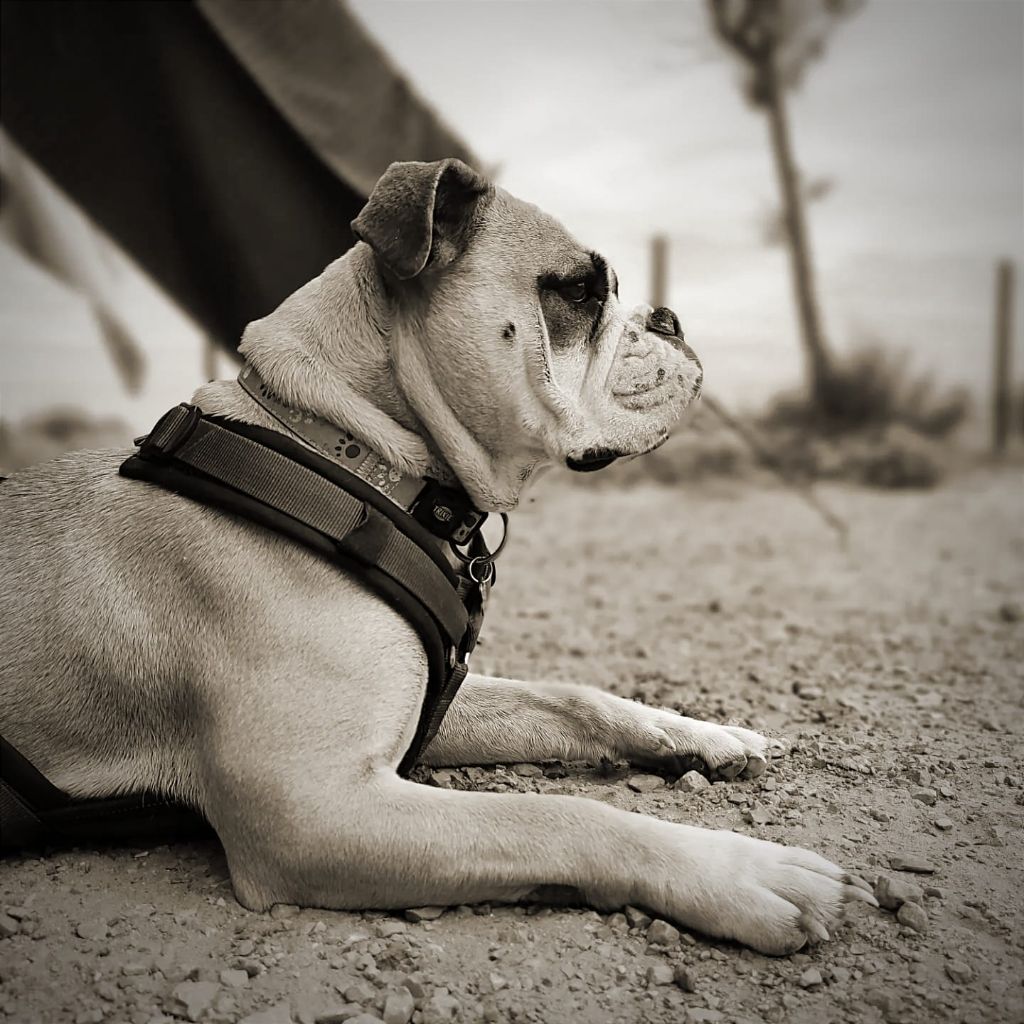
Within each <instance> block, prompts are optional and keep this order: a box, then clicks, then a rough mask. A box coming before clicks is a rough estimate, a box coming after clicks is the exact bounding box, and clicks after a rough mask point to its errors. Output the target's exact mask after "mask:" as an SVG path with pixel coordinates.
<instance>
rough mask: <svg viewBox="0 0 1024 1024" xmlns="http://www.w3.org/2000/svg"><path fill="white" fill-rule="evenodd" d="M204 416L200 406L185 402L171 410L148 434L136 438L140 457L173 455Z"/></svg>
mask: <svg viewBox="0 0 1024 1024" xmlns="http://www.w3.org/2000/svg"><path fill="white" fill-rule="evenodd" d="M202 416H203V410H202V409H200V408H199V406H198V405H188V404H187V403H185V402H182V403H181V405H176V406H175V407H174V408H173V409H169V410H168V411H167V412H165V413H164V414H163V416H161V417H160V419H158V420H157V421H156V426H155V427H153V429H152V430H151V431H150V432H149V433H148V434H144V435H143V436H142V437H137V438H135V444H136V445H138V448H139V455H140V456H142V458H160V457H161V456H167V455H173V454H174V452H175V451H177V450H178V448H180V447H181V446H182V445H183V444H184V443H185V442H186V441H187V440H188V439H189V438H190V437H191V436H192V431H193V430H195V429H196V425H197V424H198V423H199V421H200V419H202Z"/></svg>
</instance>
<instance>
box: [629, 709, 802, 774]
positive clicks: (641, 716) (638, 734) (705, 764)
mask: <svg viewBox="0 0 1024 1024" xmlns="http://www.w3.org/2000/svg"><path fill="white" fill-rule="evenodd" d="M634 706H635V708H636V709H637V710H636V712H635V713H634V716H635V717H634V716H631V718H632V720H631V721H629V722H625V723H623V728H622V731H621V734H620V736H619V742H618V744H617V751H616V753H617V754H618V756H620V757H624V758H626V760H628V761H631V762H632V763H633V764H636V765H640V766H642V767H645V768H653V769H656V770H659V771H665V772H671V773H674V774H677V775H682V774H683V773H684V772H686V771H689V770H690V769H693V768H696V769H697V770H698V771H702V772H704V773H705V774H707V775H708V776H709V777H710V778H712V779H736V778H742V779H756V778H757V777H758V776H759V775H763V774H764V770H765V768H766V767H767V764H768V759H769V758H770V757H771V756H772V755H773V754H778V753H781V751H782V749H783V746H782V744H781V743H780V742H779V741H777V740H769V739H768V738H767V737H765V736H762V735H761V734H760V733H757V732H754V731H752V730H751V729H743V728H741V727H740V726H735V725H715V724H714V723H712V722H702V721H700V720H699V719H696V718H686V717H684V716H683V715H677V714H675V713H674V712H672V711H663V710H661V709H660V708H649V707H646V706H644V705H643V704H636V705H634Z"/></svg>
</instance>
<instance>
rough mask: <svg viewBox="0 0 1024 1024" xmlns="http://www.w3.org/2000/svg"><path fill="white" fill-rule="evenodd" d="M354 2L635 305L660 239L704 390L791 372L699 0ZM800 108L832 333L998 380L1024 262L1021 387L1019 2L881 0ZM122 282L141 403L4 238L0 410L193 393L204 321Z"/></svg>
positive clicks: (797, 366)
mask: <svg viewBox="0 0 1024 1024" xmlns="http://www.w3.org/2000/svg"><path fill="white" fill-rule="evenodd" d="M803 2H811V0H803ZM349 6H350V7H351V8H352V9H353V10H354V11H355V12H356V13H357V15H358V16H359V17H360V18H361V19H362V21H363V22H364V24H365V25H366V26H367V28H368V29H369V31H370V32H371V34H372V35H373V36H374V37H375V38H376V39H377V40H378V41H379V43H380V45H381V46H382V47H383V48H384V49H385V50H386V51H387V52H388V53H389V54H390V55H391V56H392V58H393V59H394V61H395V63H396V64H397V65H398V66H399V67H400V68H401V69H402V70H403V72H404V73H405V74H406V76H407V77H408V78H409V79H410V80H411V81H412V83H413V85H414V87H415V89H416V90H417V91H418V92H419V93H420V94H421V95H422V96H423V97H424V98H426V99H427V100H428V101H429V102H430V103H431V104H432V105H433V106H434V107H435V108H436V109H437V110H438V111H439V112H440V114H441V116H442V117H443V118H444V119H445V120H446V121H447V122H448V123H449V124H450V125H451V126H452V127H453V128H454V129H455V130H456V131H457V132H458V133H459V134H460V135H461V136H462V137H463V138H464V140H465V141H466V143H467V144H468V145H469V146H470V148H471V149H473V150H474V151H475V152H476V153H477V154H478V156H479V160H480V163H481V165H482V168H483V169H487V170H490V171H492V172H493V173H494V174H495V175H496V176H497V180H498V181H499V183H501V184H502V185H503V186H504V187H506V188H508V189H509V190H510V191H512V192H514V193H515V194H517V195H519V196H521V197H523V198H525V199H528V200H530V201H532V202H535V203H537V204H538V205H540V206H542V207H544V208H545V209H547V210H548V211H549V212H551V213H553V214H554V215H555V216H557V217H559V218H560V219H561V220H562V221H563V222H564V223H565V224H566V225H567V226H568V227H569V228H570V230H572V231H573V232H574V233H575V234H576V235H577V236H578V237H579V238H580V239H581V241H583V242H584V243H585V244H586V245H587V246H589V247H593V248H597V249H600V250H601V251H602V252H604V254H605V255H606V256H607V257H608V258H609V259H610V261H611V262H612V263H613V265H614V266H615V268H616V270H617V272H618V275H619V278H620V281H621V285H622V287H621V293H622V297H623V299H624V300H626V301H631V302H640V301H645V300H647V299H648V298H649V297H650V296H649V285H648V281H649V274H650V271H649V260H648V253H649V248H650V239H651V237H652V235H654V234H656V233H658V234H664V235H666V236H667V237H668V238H669V240H670V245H671V265H670V269H671V275H670V289H669V296H668V299H669V303H670V305H672V306H673V307H674V308H675V310H676V312H677V313H678V315H679V317H680V320H681V321H682V323H683V326H684V329H685V330H686V334H687V339H688V341H689V342H690V343H691V344H692V345H693V347H694V348H695V349H696V350H697V352H698V354H699V355H700V357H701V359H702V361H703V363H704V366H705V371H706V386H707V388H708V390H710V391H712V392H713V393H714V394H715V395H716V396H717V397H719V398H720V399H724V400H726V401H727V402H729V403H731V404H732V405H733V406H735V407H742V406H751V405H757V404H759V403H760V402H762V401H763V400H764V399H765V398H767V397H768V396H770V395H771V394H773V393H774V392H776V391H777V390H779V389H780V388H786V387H789V386H792V385H793V384H795V383H797V382H798V381H799V380H800V375H801V366H802V364H801V355H800V347H799V341H798V334H797V329H796V324H795V319H794V313H793V300H792V286H791V281H790V277H789V268H788V263H787V254H786V251H785V250H784V249H782V248H779V247H777V246H771V245H767V244H766V242H765V223H766V220H768V219H770V218H771V216H772V214H773V212H774V211H775V210H776V209H777V204H778V198H777V197H778V190H777V183H776V179H775V171H774V165H773V163H772V159H771V154H770V151H769V146H768V134H767V125H766V122H765V118H764V115H763V114H762V113H759V112H758V111H755V110H753V109H751V108H750V107H749V106H748V105H747V104H746V103H745V101H744V99H743V94H742V91H741V89H740V88H739V82H740V75H739V69H738V67H737V66H736V64H735V63H734V61H732V60H731V59H729V57H728V56H727V55H726V54H725V53H724V52H723V50H722V48H721V47H720V46H719V45H718V44H717V43H716V41H715V40H714V39H713V37H712V35H711V32H710V29H709V25H708V22H707V18H706V10H705V6H704V4H703V3H702V2H699V0H663V2H654V3H652V2H646V0H637V2H607V0H546V2H539V0H350V3H349ZM788 99H789V111H790V117H791V123H792V134H793V140H794V146H795V151H796V156H797V160H798V163H799V165H800V167H801V169H802V172H803V174H804V176H805V178H806V179H807V180H808V181H812V182H827V183H829V184H830V188H828V190H827V191H826V194H825V195H824V197H823V198H821V199H820V200H818V201H816V202H814V203H812V204H811V205H810V207H809V210H808V213H809V223H810V236H811V242H812V251H813V254H814V257H815V266H816V273H817V282H818V290H819V297H820V304H821V307H822V313H823V320H824V324H825V327H826V331H827V335H828V338H829V341H830V343H831V345H832V346H833V347H835V348H836V349H845V348H849V347H850V346H853V345H857V344H861V343H865V342H871V341H878V342H881V343H883V344H885V345H887V346H890V347H892V348H896V349H900V350H904V349H905V350H906V351H908V352H909V353H910V355H911V361H912V365H913V366H915V367H916V368H918V369H920V370H921V371H922V372H927V373H930V374H933V375H934V376H935V377H936V378H937V379H938V380H939V381H943V382H949V383H963V384H966V385H967V386H969V387H970V388H971V389H972V390H973V391H974V392H975V393H976V394H978V395H983V394H985V393H987V391H988V388H989V387H990V375H991V350H992V320H993V293H994V273H995V262H996V260H997V259H998V258H1000V257H1011V258H1013V259H1015V260H1016V261H1017V264H1018V290H1017V296H1018V303H1017V315H1016V326H1017V330H1016V338H1017V342H1016V354H1015V360H1016V367H1017V377H1018V379H1024V347H1022V345H1021V342H1020V338H1021V326H1022V325H1024V302H1022V301H1021V296H1022V293H1024V281H1020V280H1019V277H1020V274H1021V267H1022V266H1024V0H1002V2H995V0H867V2H866V3H865V4H864V6H863V8H862V9H861V10H860V11H859V12H858V13H856V14H855V15H853V16H852V17H850V18H848V19H844V20H843V21H842V22H841V23H839V25H838V26H837V27H836V29H835V31H834V32H833V33H832V34H831V35H830V37H829V40H828V43H827V48H826V52H825V55H824V57H823V59H821V60H819V61H817V62H815V63H814V64H812V65H811V66H810V67H809V69H808V71H807V74H806V76H805V79H804V81H803V83H802V85H801V87H800V88H799V89H798V90H796V91H795V92H792V93H790V94H789V97H788ZM2 149H3V147H2V145H0V152H2ZM55 201H56V200H55ZM108 256H109V257H110V258H111V259H114V260H115V262H116V256H110V254H106V256H105V258H106V257H108ZM115 276H116V277H117V280H118V281H119V282H120V285H119V287H120V294H121V297H122V299H123V302H124V306H125V311H126V316H127V318H128V320H129V321H130V322H131V323H133V324H135V325H136V326H137V334H138V336H139V338H140V339H142V340H143V342H144V347H145V354H146V357H147V360H148V363H149V368H150V369H149V373H148V376H147V386H146V388H145V389H144V391H143V392H142V393H141V394H139V395H137V396H134V397H132V396H128V395H126V394H125V393H124V391H123V390H122V389H121V388H120V387H119V385H118V384H117V380H116V378H115V376H114V375H113V374H112V372H111V370H110V367H109V366H108V365H106V363H104V362H103V360H104V359H105V356H104V355H103V353H102V351H101V349H100V347H99V343H98V341H97V336H96V331H95V325H94V323H93V322H92V321H91V318H90V314H89V313H88V311H87V309H86V308H85V306H84V304H83V303H82V302H81V300H80V299H78V298H76V297H74V296H72V295H71V294H70V293H68V292H67V291H66V290H65V289H61V288H60V287H59V286H57V285H56V284H55V283H53V282H52V281H47V280H46V278H45V277H44V275H43V273H42V272H41V271H39V270H38V269H37V268H35V267H33V266H32V265H31V264H29V263H26V262H25V261H24V260H21V259H19V258H18V257H16V256H15V255H14V254H13V252H12V251H11V250H10V249H8V248H6V247H5V246H2V245H0V281H2V284H3V287H2V290H0V339H2V346H3V348H2V352H0V355H2V356H3V358H4V360H6V362H7V365H8V369H10V367H12V366H13V367H15V368H16V369H17V374H16V376H17V380H14V377H13V376H12V374H11V373H10V372H0V416H2V417H4V418H8V419H19V418H21V417H22V416H24V415H27V414H30V413H32V412H34V411H37V410H39V409H40V408H43V407H45V406H47V405H50V404H53V403H54V402H60V403H65V404H73V405H78V406H82V407H85V408H88V409H92V410H94V411H97V412H104V413H109V412H113V413H115V414H118V415H122V416H123V417H124V418H125V419H126V420H127V421H128V422H129V423H130V424H131V426H132V427H133V429H134V430H135V431H136V432H139V431H141V430H144V429H145V428H146V427H148V426H150V425H151V423H152V422H153V420H154V419H155V418H156V416H158V415H159V414H160V413H161V412H163V411H164V409H166V408H167V407H169V406H170V405H172V404H174V403H175V402H177V401H180V400H182V399H183V398H187V397H188V395H189V394H190V393H191V390H192V387H193V386H194V384H195V383H197V382H198V381H199V380H200V379H201V367H202V349H203V342H202V337H201V335H200V334H199V332H198V331H197V330H196V329H195V328H194V326H193V325H191V323H190V322H189V321H188V320H187V318H186V317H185V316H184V315H183V314H181V313H180V311H178V310H176V309H175V307H173V306H172V305H171V304H170V303H169V302H167V301H166V299H164V298H163V297H162V296H161V294H160V293H159V292H158V291H157V289H156V288H155V287H154V286H152V285H151V284H150V283H148V282H147V281H146V280H145V279H143V278H142V277H141V275H139V274H137V273H135V274H132V273H130V272H129V269H128V268H127V265H126V267H125V269H124V272H123V273H121V274H120V275H115ZM115 283H116V282H115ZM101 364H102V365H101ZM222 369H223V372H224V373H225V374H226V373H228V372H230V371H229V367H228V366H227V365H226V361H225V363H224V365H223V367H222Z"/></svg>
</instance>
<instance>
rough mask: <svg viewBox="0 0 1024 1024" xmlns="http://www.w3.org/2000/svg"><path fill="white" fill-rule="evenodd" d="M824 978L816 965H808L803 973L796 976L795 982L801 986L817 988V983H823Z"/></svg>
mask: <svg viewBox="0 0 1024 1024" xmlns="http://www.w3.org/2000/svg"><path fill="white" fill-rule="evenodd" d="M824 980H825V979H824V978H822V976H821V971H819V970H818V968H817V967H808V968H807V970H806V971H804V973H803V974H801V975H800V977H799V978H797V981H796V983H797V984H798V985H799V986H800V987H801V988H817V987H818V986H819V985H821V984H823V983H824Z"/></svg>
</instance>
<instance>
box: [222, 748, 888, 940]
mask: <svg viewBox="0 0 1024 1024" xmlns="http://www.w3.org/2000/svg"><path fill="white" fill-rule="evenodd" d="M306 781H307V782H308V781H310V780H306ZM331 792H333V793H335V794H337V796H335V797H332V796H331V795H330V793H331ZM275 812H276V813H275V815H274V816H273V817H272V818H267V817H264V816H260V817H259V818H258V819H257V818H252V819H249V815H250V814H252V811H251V808H250V809H246V810H245V811H244V812H243V811H241V809H240V808H239V807H238V805H237V804H236V805H235V807H234V808H233V809H232V811H231V812H230V813H229V814H228V815H227V817H228V818H230V819H233V820H224V819H222V820H221V821H220V822H219V823H218V826H219V828H220V830H221V837H222V839H224V840H225V849H226V851H227V854H228V861H229V864H230V866H231V872H232V878H233V880H234V883H235V891H236V893H237V894H238V896H239V899H240V900H242V902H244V903H246V904H247V905H248V906H250V907H254V908H257V909H264V908H266V907H267V906H268V905H270V904H271V903H274V902H288V903H298V904H302V905H306V906H321V907H329V908H335V909H347V908H353V909H355V908H368V907H379V908H394V909H397V908H403V907H413V906H424V905H433V906H438V905H446V904H461V903H473V902H478V901H484V900H489V901H515V900H519V899H523V898H527V897H530V896H534V897H536V898H541V899H542V898H543V896H544V888H545V887H546V886H559V887H569V888H571V889H573V890H575V891H577V892H579V893H580V894H581V896H582V898H583V900H584V901H586V902H587V903H589V904H591V905H593V906H595V907H598V908H601V909H606V910H610V909H613V908H620V907H623V906H625V905H627V904H630V903H632V904H636V905H640V906H643V907H647V908H649V909H651V910H653V911H654V912H655V913H657V914H659V915H661V916H664V917H667V918H670V919H672V920H675V921H678V922H680V923H681V924H682V925H684V926H686V927H689V928H693V929H695V930H698V931H701V932H705V933H707V934H709V935H715V936H720V937H722V938H730V939H736V940H738V941H740V942H744V943H746V944H747V945H750V946H753V947H754V948H755V949H758V950H760V951H762V952H764V953H773V954H781V953H788V952H792V951H794V950H796V949H799V948H800V947H801V946H803V945H804V944H805V943H806V942H807V941H808V939H824V938H826V937H828V932H829V930H830V929H831V928H832V927H833V926H834V925H835V924H836V923H837V921H838V920H839V918H840V916H841V915H842V912H843V905H844V903H845V902H846V901H847V900H849V899H852V898H863V899H865V900H866V901H867V902H872V898H871V896H870V895H868V894H867V893H866V892H865V891H864V890H863V889H862V888H861V885H862V884H863V883H861V885H858V884H857V882H856V881H855V880H853V879H851V878H849V877H848V876H846V875H844V873H843V872H842V871H841V869H840V868H838V867H837V866H836V865H834V864H831V863H830V862H829V861H826V860H824V859H823V858H821V857H819V856H817V855H816V854H814V853H811V852H809V851H806V850H800V849H793V848H789V847H783V846H777V845H775V844H774V843H766V842H763V841H761V840H757V839H751V838H749V837H746V836H740V835H736V834H735V833H732V832H725V831H710V830H706V829H699V828H691V827H688V826H685V825H677V824H673V823H670V822H662V821H657V820H655V819H652V818H646V817H643V816H641V815H638V814H630V813H627V812H624V811H620V810H617V809H615V808H612V807H609V806H607V805H606V804H603V803H600V802H598V801H595V800H587V799H583V798H579V797H563V796H532V795H503V794H494V793H469V792H457V791H450V790H444V789H435V788H432V787H427V786H419V785H416V784H414V783H411V782H407V781H405V780H402V779H399V778H398V777H397V776H396V775H395V774H394V773H393V772H392V771H390V770H388V769H385V768H381V769H378V770H376V771H373V772H372V774H371V775H370V776H369V777H365V776H364V777H362V778H359V779H357V778H348V779H345V778H336V779H334V780H333V788H332V789H331V790H324V789H315V790H306V789H303V790H302V791H301V792H300V791H297V792H295V793H294V794H292V796H291V797H290V798H288V797H286V798H285V799H284V800H283V801H281V802H279V803H278V804H277V806H276V808H275ZM239 814H244V817H242V818H239V817H238V815H239ZM268 824H269V828H267V825H268ZM253 825H256V826H257V832H256V833H253V832H250V829H251V827H252V826H253ZM246 832H249V835H248V837H247V839H244V840H243V839H242V836H243V835H244V834H245V833H246ZM240 840H241V841H240Z"/></svg>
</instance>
